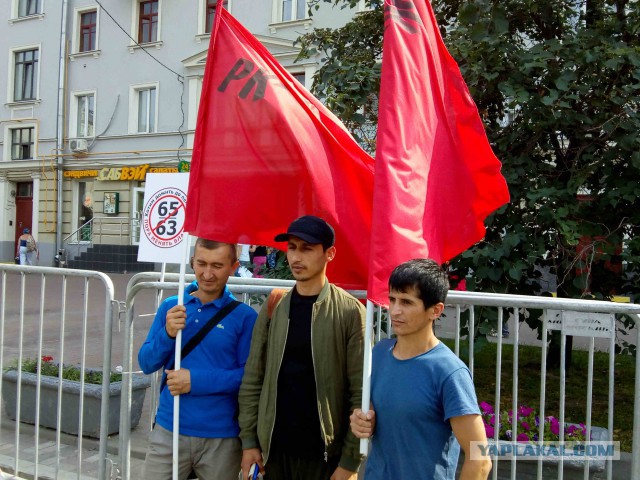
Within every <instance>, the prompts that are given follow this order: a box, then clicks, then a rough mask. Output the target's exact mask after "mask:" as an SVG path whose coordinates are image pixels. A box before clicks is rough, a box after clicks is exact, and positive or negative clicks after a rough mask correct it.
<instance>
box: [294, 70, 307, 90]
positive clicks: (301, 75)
mask: <svg viewBox="0 0 640 480" xmlns="http://www.w3.org/2000/svg"><path fill="white" fill-rule="evenodd" d="M291 76H292V77H293V78H295V79H296V80H297V81H298V82H300V84H301V85H302V86H303V87H304V86H305V81H306V78H305V77H306V75H305V74H304V72H293V73H291Z"/></svg>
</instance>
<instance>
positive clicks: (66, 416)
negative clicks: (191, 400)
mask: <svg viewBox="0 0 640 480" xmlns="http://www.w3.org/2000/svg"><path fill="white" fill-rule="evenodd" d="M37 378H38V377H37V375H36V374H35V373H26V372H22V379H21V383H22V389H21V393H20V394H21V400H20V421H21V422H25V423H31V424H35V423H36V407H37V405H36V384H37ZM17 381H18V372H17V371H15V370H9V371H6V372H4V373H3V374H2V399H3V401H4V408H5V411H6V413H7V415H8V416H9V418H11V419H12V420H15V419H16V397H17V393H18V392H17V388H16V387H17ZM58 384H59V381H58V378H57V377H46V376H41V377H40V426H42V427H48V428H53V429H55V428H57V425H56V424H57V409H58ZM149 385H150V379H149V377H147V376H145V375H134V376H133V379H132V391H131V428H134V427H135V426H136V425H138V422H139V421H140V416H141V414H142V406H143V404H144V396H145V392H146V389H147V388H148V387H149ZM121 389H122V382H114V383H112V384H110V385H109V423H108V430H109V431H108V432H107V433H108V435H111V434H113V433H118V429H119V427H120V392H121ZM101 399H102V385H93V384H88V383H85V385H84V412H83V416H82V435H83V436H87V437H93V438H99V437H100V418H101V401H102V400H101ZM79 405H80V382H75V381H72V380H63V381H62V410H61V411H62V420H61V426H60V429H61V431H63V432H65V433H70V434H72V435H78V424H79V422H78V408H79Z"/></svg>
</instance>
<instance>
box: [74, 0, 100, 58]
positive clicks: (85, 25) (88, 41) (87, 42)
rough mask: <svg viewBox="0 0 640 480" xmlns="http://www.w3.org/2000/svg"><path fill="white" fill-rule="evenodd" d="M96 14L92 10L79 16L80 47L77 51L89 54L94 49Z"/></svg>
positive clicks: (96, 25)
mask: <svg viewBox="0 0 640 480" xmlns="http://www.w3.org/2000/svg"><path fill="white" fill-rule="evenodd" d="M97 28H98V12H97V11H96V10H92V11H90V12H83V13H81V14H80V45H79V49H78V51H80V52H90V51H92V50H95V49H96V33H97Z"/></svg>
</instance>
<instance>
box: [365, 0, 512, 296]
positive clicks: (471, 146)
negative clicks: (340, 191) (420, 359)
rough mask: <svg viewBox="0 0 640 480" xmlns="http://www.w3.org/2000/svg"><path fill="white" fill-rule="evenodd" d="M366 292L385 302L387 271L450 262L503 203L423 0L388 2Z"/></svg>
mask: <svg viewBox="0 0 640 480" xmlns="http://www.w3.org/2000/svg"><path fill="white" fill-rule="evenodd" d="M384 8H385V33H384V44H383V57H382V80H381V87H380V101H379V120H378V135H377V150H376V177H375V191H374V192H375V193H374V207H373V208H374V212H375V213H374V216H373V224H372V235H371V253H370V255H371V258H370V266H369V286H368V298H369V299H370V300H372V301H373V302H375V303H378V304H381V305H386V304H387V302H388V298H387V294H388V292H387V284H388V280H389V275H390V273H391V271H392V270H393V268H394V267H395V266H397V265H399V264H400V263H402V262H404V261H407V260H410V259H412V258H432V259H434V260H436V261H437V262H440V263H442V262H444V261H446V260H449V259H451V258H452V257H454V256H456V255H457V254H459V253H461V252H462V251H464V250H465V249H467V248H469V247H470V246H471V245H473V244H474V243H476V242H478V241H479V240H481V239H482V238H483V237H484V233H485V227H484V219H485V218H486V217H487V216H488V215H489V214H490V213H491V212H493V211H494V210H496V209H497V208H499V207H500V206H502V205H504V204H505V203H506V202H508V201H509V192H508V189H507V185H506V181H505V179H504V177H503V176H502V175H501V174H500V167H501V164H500V162H499V161H498V159H497V158H496V157H495V155H494V154H493V152H492V150H491V147H490V145H489V142H488V140H487V136H486V134H485V131H484V127H483V125H482V121H481V120H480V117H479V115H478V110H477V108H476V106H475V103H474V102H473V100H472V98H471V96H470V95H469V91H468V89H467V86H466V85H465V83H464V80H463V78H462V75H461V74H460V70H459V68H458V65H457V64H456V62H455V60H454V59H453V58H452V57H451V55H449V52H448V51H447V49H446V47H445V46H444V43H443V41H442V38H441V36H440V32H439V31H438V27H437V25H436V20H435V17H434V15H433V11H432V9H431V5H430V4H429V2H428V1H427V0H385V5H384Z"/></svg>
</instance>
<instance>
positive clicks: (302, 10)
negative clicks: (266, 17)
mask: <svg viewBox="0 0 640 480" xmlns="http://www.w3.org/2000/svg"><path fill="white" fill-rule="evenodd" d="M281 1H282V17H281V19H282V21H283V22H288V21H290V20H303V19H304V18H306V17H307V0H281Z"/></svg>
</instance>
